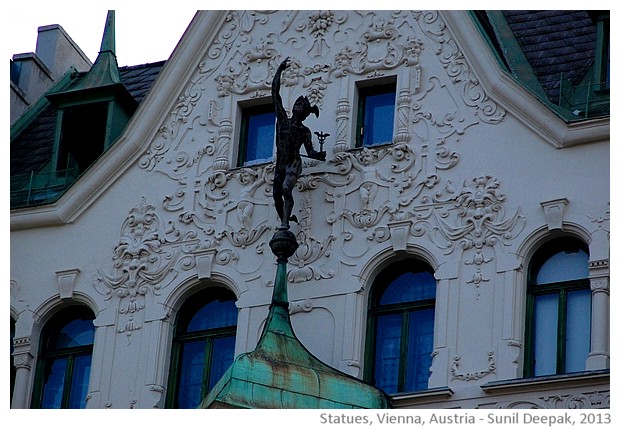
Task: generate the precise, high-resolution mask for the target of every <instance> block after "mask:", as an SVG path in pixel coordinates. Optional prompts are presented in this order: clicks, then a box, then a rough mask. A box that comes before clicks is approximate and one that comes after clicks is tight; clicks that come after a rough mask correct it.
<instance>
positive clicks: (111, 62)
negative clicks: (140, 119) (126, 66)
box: [49, 10, 135, 109]
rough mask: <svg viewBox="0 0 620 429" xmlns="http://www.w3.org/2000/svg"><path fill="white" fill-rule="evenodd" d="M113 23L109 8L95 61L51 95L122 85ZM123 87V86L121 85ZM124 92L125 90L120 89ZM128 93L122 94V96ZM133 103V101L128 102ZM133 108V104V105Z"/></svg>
mask: <svg viewBox="0 0 620 429" xmlns="http://www.w3.org/2000/svg"><path fill="white" fill-rule="evenodd" d="M115 32H116V29H115V23H114V11H113V10H109V11H108V15H107V18H106V22H105V27H104V29H103V38H102V40H101V50H100V51H99V55H97V59H96V60H95V63H94V64H93V66H92V67H91V68H90V70H89V71H88V72H87V73H86V75H84V76H83V77H82V78H80V79H78V81H77V82H76V83H75V84H74V85H72V86H70V87H69V88H67V89H65V90H64V91H61V92H58V93H53V94H49V96H51V97H56V96H58V95H69V94H71V95H75V94H76V93H79V96H80V97H83V96H84V93H87V94H88V93H89V92H93V91H97V90H99V91H100V90H101V89H106V88H107V89H108V90H111V89H114V88H115V89H116V90H118V88H120V87H123V83H122V81H121V76H120V72H119V69H118V63H117V61H116V54H115V51H116V35H115ZM123 89H124V87H123ZM122 92H126V91H122ZM126 95H128V94H123V97H124V96H126ZM130 104H133V103H130ZM134 109H135V106H134Z"/></svg>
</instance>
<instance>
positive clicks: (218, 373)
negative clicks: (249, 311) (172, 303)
mask: <svg viewBox="0 0 620 429" xmlns="http://www.w3.org/2000/svg"><path fill="white" fill-rule="evenodd" d="M235 301H236V297H235V295H234V294H233V293H232V292H230V291H229V290H227V289H224V288H215V287H213V288H207V289H204V290H202V291H200V292H197V293H195V294H194V295H192V296H191V297H190V298H189V299H188V300H187V301H186V302H185V303H184V304H183V305H182V306H181V309H180V310H179V313H178V315H177V320H176V326H175V336H174V341H173V347H172V359H171V369H170V383H169V385H170V388H169V392H168V398H167V406H168V407H169V408H197V407H198V406H199V405H200V402H201V401H202V399H204V397H205V396H206V395H207V393H208V392H209V391H210V390H211V389H212V388H213V386H214V385H215V383H217V382H218V381H219V379H220V378H221V377H222V375H224V372H226V370H227V369H228V367H229V366H230V365H231V364H232V362H233V359H234V354H235V334H236V331H237V313H238V311H237V307H236V306H235Z"/></svg>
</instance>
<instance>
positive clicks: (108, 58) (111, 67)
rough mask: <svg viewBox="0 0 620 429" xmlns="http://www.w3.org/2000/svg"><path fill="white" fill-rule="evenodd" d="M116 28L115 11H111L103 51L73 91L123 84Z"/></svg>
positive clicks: (106, 25)
mask: <svg viewBox="0 0 620 429" xmlns="http://www.w3.org/2000/svg"><path fill="white" fill-rule="evenodd" d="M115 30H116V29H115V26H114V11H113V10H109V11H108V16H107V19H106V23H105V28H104V30H103V39H102V40H101V50H100V51H99V55H98V56H97V59H96V60H95V63H94V64H93V66H92V67H91V69H90V71H89V72H88V73H87V74H86V76H84V79H82V81H81V82H80V84H79V85H78V86H77V87H76V88H73V90H74V91H75V90H80V89H88V88H99V87H104V86H109V85H118V84H121V76H120V73H119V71H118V63H117V62H116V54H115V52H116V36H115V32H116V31H115Z"/></svg>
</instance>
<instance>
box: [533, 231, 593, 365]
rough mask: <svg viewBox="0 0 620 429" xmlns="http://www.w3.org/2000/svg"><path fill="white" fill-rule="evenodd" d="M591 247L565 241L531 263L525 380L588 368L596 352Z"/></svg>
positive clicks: (555, 243)
mask: <svg viewBox="0 0 620 429" xmlns="http://www.w3.org/2000/svg"><path fill="white" fill-rule="evenodd" d="M588 259H589V256H588V253H587V248H586V246H585V245H584V244H583V243H581V242H580V241H578V240H576V239H571V238H559V239H555V240H552V241H550V242H549V243H547V244H545V245H544V246H542V247H541V248H540V250H539V251H538V252H537V253H536V254H535V255H534V257H533V258H532V261H531V263H530V273H529V275H530V283H529V285H528V302H529V305H528V315H527V320H528V324H527V326H529V328H528V329H527V332H526V336H527V339H526V340H527V341H526V344H527V348H526V351H525V369H524V375H525V376H543V375H554V374H565V373H570V372H578V371H584V370H585V364H586V359H587V357H588V354H589V352H590V326H591V308H590V307H591V292H590V282H589V280H588Z"/></svg>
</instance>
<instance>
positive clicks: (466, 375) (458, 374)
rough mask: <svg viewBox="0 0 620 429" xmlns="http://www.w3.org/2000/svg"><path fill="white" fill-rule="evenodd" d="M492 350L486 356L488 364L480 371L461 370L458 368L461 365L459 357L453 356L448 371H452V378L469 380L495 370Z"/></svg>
mask: <svg viewBox="0 0 620 429" xmlns="http://www.w3.org/2000/svg"><path fill="white" fill-rule="evenodd" d="M494 354H495V353H494V352H493V351H490V352H488V353H487V356H488V366H487V367H486V368H484V369H482V370H480V371H475V372H462V371H461V370H460V368H459V367H460V366H461V357H460V356H458V355H457V356H454V357H453V358H452V366H451V368H450V371H451V372H452V380H463V381H471V380H479V379H481V378H483V377H485V376H487V375H488V374H491V373H492V372H495V358H494V357H493V356H494Z"/></svg>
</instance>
